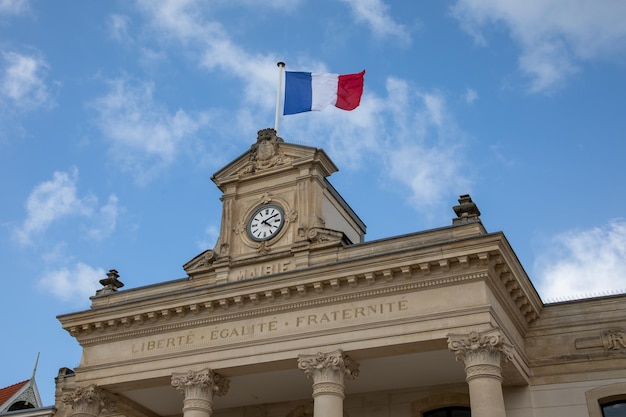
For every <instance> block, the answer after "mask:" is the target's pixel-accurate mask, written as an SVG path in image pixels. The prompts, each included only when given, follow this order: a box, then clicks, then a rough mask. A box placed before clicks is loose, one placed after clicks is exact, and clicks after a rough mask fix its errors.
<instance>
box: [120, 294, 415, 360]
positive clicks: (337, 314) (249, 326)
mask: <svg viewBox="0 0 626 417" xmlns="http://www.w3.org/2000/svg"><path fill="white" fill-rule="evenodd" d="M408 309H409V301H408V300H406V299H404V298H400V299H395V300H389V299H387V300H385V301H384V302H378V303H371V304H366V305H362V306H359V305H351V306H350V307H345V308H337V309H332V310H328V311H325V312H317V311H311V312H308V313H306V312H303V313H302V314H298V315H293V314H283V315H279V316H275V317H272V318H271V319H268V320H261V321H256V322H251V321H245V322H243V321H241V322H238V323H237V322H235V323H232V324H230V325H224V326H219V325H216V326H210V327H206V328H198V329H194V330H189V331H186V332H177V333H176V334H170V335H167V336H161V337H154V338H149V339H144V340H143V341H140V342H135V343H133V344H132V347H131V353H132V354H145V353H157V352H160V351H164V350H179V349H191V348H195V347H199V346H203V345H212V344H216V345H217V344H225V343H234V342H237V341H239V340H242V339H250V338H262V337H267V336H274V335H279V334H281V333H284V334H286V333H288V334H294V333H300V332H305V331H306V330H310V329H313V328H320V327H322V328H324V327H326V326H328V325H333V324H341V322H350V323H358V322H359V321H360V320H372V319H375V318H376V317H379V318H382V317H384V316H386V315H396V314H401V313H402V312H404V311H407V310H408Z"/></svg>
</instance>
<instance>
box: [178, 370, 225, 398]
mask: <svg viewBox="0 0 626 417" xmlns="http://www.w3.org/2000/svg"><path fill="white" fill-rule="evenodd" d="M229 385H230V381H229V380H228V379H226V378H224V377H223V376H221V375H220V374H218V373H216V372H213V370H211V369H209V368H205V369H202V370H200V371H193V370H189V371H187V372H178V373H176V372H175V373H173V374H172V386H173V387H174V388H176V389H178V390H181V391H183V392H184V393H185V397H186V398H187V397H197V396H198V395H200V396H203V393H204V392H205V391H207V390H208V391H210V392H211V393H214V394H216V395H224V394H226V393H227V392H228V388H229Z"/></svg>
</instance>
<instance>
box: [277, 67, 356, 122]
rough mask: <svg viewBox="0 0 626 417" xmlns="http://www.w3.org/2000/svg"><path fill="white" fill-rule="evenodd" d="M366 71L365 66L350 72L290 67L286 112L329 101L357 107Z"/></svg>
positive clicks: (317, 106) (310, 108)
mask: <svg viewBox="0 0 626 417" xmlns="http://www.w3.org/2000/svg"><path fill="white" fill-rule="evenodd" d="M364 75H365V70H363V71H361V72H359V73H358V74H346V75H338V74H316V73H310V72H294V71H286V72H285V102H284V109H283V114H285V115H286V114H296V113H302V112H305V111H318V110H322V109H323V108H324V107H326V106H329V105H333V106H335V107H337V108H340V109H342V110H354V109H356V108H357V107H358V106H359V104H360V103H361V95H362V94H363V76H364Z"/></svg>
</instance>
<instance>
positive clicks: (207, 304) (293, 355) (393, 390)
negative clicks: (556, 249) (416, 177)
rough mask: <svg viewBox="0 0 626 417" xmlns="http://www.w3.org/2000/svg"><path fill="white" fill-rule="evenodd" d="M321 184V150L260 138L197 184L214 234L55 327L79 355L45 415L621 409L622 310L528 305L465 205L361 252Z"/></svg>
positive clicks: (623, 306) (526, 293)
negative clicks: (151, 276) (211, 200)
mask: <svg viewBox="0 0 626 417" xmlns="http://www.w3.org/2000/svg"><path fill="white" fill-rule="evenodd" d="M336 170H337V168H336V167H335V165H334V164H333V162H332V161H331V160H330V158H329V157H328V156H327V155H326V153H325V152H324V151H322V150H320V149H316V148H311V147H306V146H300V145H294V144H289V143H286V142H284V141H283V140H282V139H281V138H279V137H277V136H276V133H275V132H274V130H272V129H265V130H262V131H260V132H259V136H258V138H257V141H256V143H254V144H253V145H252V147H251V148H250V149H249V150H248V151H247V152H245V153H244V154H243V155H241V156H240V157H238V158H237V159H235V160H234V161H233V162H231V163H230V164H228V165H227V166H226V167H224V168H223V169H221V170H220V171H218V172H217V173H216V174H215V175H214V176H213V178H212V180H213V181H214V182H215V184H216V185H217V186H218V187H219V189H220V190H221V191H222V193H223V195H222V198H221V199H222V202H223V211H222V221H221V230H220V236H219V239H218V241H217V243H216V246H215V247H214V248H213V249H211V250H207V251H205V252H203V253H201V254H199V255H197V256H195V257H194V258H192V259H191V260H190V261H189V262H187V263H186V264H185V265H184V269H185V272H186V274H187V277H186V278H184V279H179V280H173V281H168V282H162V283H158V284H155V285H150V286H146V287H141V288H135V289H126V290H120V288H121V286H122V285H123V284H122V282H121V281H120V279H119V278H120V277H119V275H118V273H117V271H114V270H112V271H110V272H109V274H108V276H107V277H106V278H103V280H102V281H101V283H102V285H103V288H102V289H101V290H99V291H98V293H97V294H96V295H95V296H94V297H92V305H91V308H90V309H89V310H86V311H82V312H77V313H72V314H67V315H62V316H59V320H60V321H61V323H62V326H63V328H64V329H66V330H67V331H68V332H69V334H70V335H71V336H72V337H74V338H75V339H76V340H77V342H78V343H80V345H81V346H82V348H83V354H82V358H81V361H80V365H79V367H77V368H76V369H74V370H73V371H69V370H68V372H66V373H63V372H62V373H60V374H59V377H58V378H57V386H56V409H57V413H56V414H57V416H58V417H66V416H73V417H97V416H127V417H131V416H132V417H167V416H184V417H210V416H216V417H308V416H313V417H344V416H346V417H357V416H363V417H422V416H450V417H455V416H467V415H470V412H471V415H472V416H473V417H504V416H508V417H527V416H534V417H547V416H550V417H558V416H567V417H583V416H585V417H587V416H590V417H599V416H602V407H605V410H606V413H611V412H614V411H611V410H619V408H620V407H622V406H624V403H625V402H626V333H625V329H626V303H625V301H626V296H625V295H615V296H609V297H602V298H594V299H585V300H580V301H573V302H566V303H558V304H547V305H546V304H543V303H542V301H541V300H540V298H539V296H538V294H537V292H536V291H535V289H534V287H533V285H532V283H531V281H530V279H529V278H528V276H527V275H526V273H525V271H524V268H523V267H522V265H520V263H519V261H518V259H517V257H516V256H515V253H514V252H513V249H512V248H511V246H510V245H509V243H508V241H507V239H506V237H505V236H504V234H503V233H501V232H496V233H489V232H487V231H486V230H485V228H484V227H483V225H482V223H481V220H480V212H479V210H478V208H477V207H476V205H475V204H474V203H473V202H472V200H471V198H470V197H469V196H461V198H460V199H459V204H458V205H457V206H455V207H454V211H455V213H456V218H455V219H453V221H452V224H451V225H450V226H446V227H441V228H438V229H433V230H426V231H422V232H418V233H413V234H408V235H403V236H394V237H390V238H387V239H381V240H376V241H372V242H365V240H364V236H365V225H364V224H363V222H362V221H361V220H360V219H359V217H358V216H357V214H356V213H354V211H353V210H352V209H351V208H350V206H349V205H348V204H347V203H346V202H345V201H344V200H343V198H342V197H341V196H340V195H339V193H338V192H337V191H336V190H335V189H334V188H333V187H332V185H331V184H330V183H329V182H328V180H327V177H328V176H330V175H331V174H332V173H333V172H335V171H336ZM622 412H623V411H622ZM609 415H610V414H609ZM616 415H618V414H616Z"/></svg>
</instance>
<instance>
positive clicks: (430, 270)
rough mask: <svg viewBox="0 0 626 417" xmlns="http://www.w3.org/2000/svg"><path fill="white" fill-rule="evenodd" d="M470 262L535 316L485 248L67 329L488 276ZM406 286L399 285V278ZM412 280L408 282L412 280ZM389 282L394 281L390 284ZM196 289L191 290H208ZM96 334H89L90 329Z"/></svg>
mask: <svg viewBox="0 0 626 417" xmlns="http://www.w3.org/2000/svg"><path fill="white" fill-rule="evenodd" d="M470 265H478V266H483V267H487V268H489V269H490V270H491V271H494V272H495V274H496V278H497V279H499V280H500V282H501V284H502V285H503V289H504V290H505V291H507V292H508V294H509V296H510V297H511V300H512V301H513V302H514V304H515V305H516V306H517V308H518V309H519V311H520V314H521V315H522V317H524V319H525V321H526V322H527V323H532V322H533V321H534V320H536V319H537V318H538V317H539V310H538V309H539V308H540V306H534V303H533V302H531V301H530V299H529V298H528V297H527V295H526V294H525V292H524V290H523V289H522V288H521V287H520V285H519V283H518V282H517V280H516V278H515V276H514V274H513V273H512V272H511V271H510V269H509V267H508V266H507V265H506V263H505V261H504V260H503V259H502V257H501V256H499V255H498V254H496V255H490V254H489V253H488V252H481V253H476V254H468V255H463V256H453V257H448V258H442V259H439V260H433V261H427V262H426V261H425V262H417V263H410V264H405V265H402V264H399V265H397V266H394V267H393V268H381V269H374V270H370V271H369V272H360V273H355V274H352V275H346V276H341V277H337V278H332V279H322V280H313V281H310V282H306V283H302V282H301V283H300V284H298V285H292V286H284V285H277V286H276V287H275V288H271V289H266V290H264V291H261V292H259V291H251V292H249V293H243V294H237V295H233V296H226V297H216V298H213V299H209V300H206V301H202V302H194V303H187V304H182V305H179V306H175V307H167V308H161V309H158V310H152V311H147V312H139V313H135V314H132V315H127V316H122V317H115V318H110V319H108V320H105V321H95V322H88V323H83V324H81V325H71V326H68V327H66V330H67V331H68V332H69V333H70V334H71V335H72V336H73V337H82V338H83V340H81V344H83V346H88V345H90V344H94V343H100V342H103V341H108V340H117V339H121V338H127V337H133V336H136V335H146V334H151V333H156V332H161V331H164V330H171V329H176V328H179V327H184V326H189V325H196V324H197V325H203V324H208V323H211V322H214V321H221V320H225V319H231V318H240V317H241V318H242V317H249V316H252V315H263V314H271V313H272V312H274V311H280V310H281V307H275V306H273V307H266V308H259V306H258V304H260V303H262V302H268V303H270V304H271V303H274V302H275V301H276V300H279V299H281V298H283V297H284V295H285V294H300V295H307V294H310V293H313V294H319V293H323V292H326V291H333V292H336V291H337V290H339V289H352V290H353V289H354V288H358V287H371V286H372V285H374V284H383V285H386V287H385V288H380V289H376V290H366V291H364V292H360V293H356V294H349V295H345V296H342V297H341V298H339V299H348V298H350V299H354V298H358V297H362V296H370V295H374V296H375V295H378V294H389V293H393V292H403V291H414V290H419V289H422V288H430V287H437V286H445V285H450V284H455V283H459V282H464V281H470V280H479V279H488V278H489V273H488V272H486V271H481V272H476V273H466V274H462V273H461V272H462V271H463V269H468V268H470ZM454 269H457V270H458V272H459V274H458V275H450V276H443V277H442V276H440V275H442V274H449V273H450V271H451V270H454ZM407 281H408V282H409V284H403V282H407ZM411 281H413V282H411ZM390 282H394V283H395V284H396V285H394V286H389V283H390ZM211 287H213V286H207V287H197V288H196V289H198V290H199V289H202V288H211ZM335 300H338V298H335V297H329V298H328V299H326V300H322V301H320V300H314V301H312V302H311V303H309V304H298V306H306V305H318V304H321V303H331V302H333V301H335ZM245 306H254V308H255V309H256V310H255V311H254V312H238V313H226V314H224V315H220V316H219V317H216V316H215V315H214V314H213V313H214V312H215V311H221V312H227V311H228V309H230V308H232V307H237V308H241V307H245ZM284 308H288V309H291V308H294V305H293V304H290V305H289V306H284V307H283V309H284ZM201 313H205V314H206V313H211V315H212V317H207V318H203V319H199V320H193V321H191V322H189V321H188V322H186V323H185V324H180V325H177V324H174V325H171V324H170V325H168V324H164V325H162V326H159V327H153V328H151V330H146V329H141V328H140V326H142V325H144V324H145V323H153V322H165V321H167V320H169V319H171V318H172V317H184V316H187V315H189V314H193V315H199V314H201ZM119 327H122V328H124V327H126V328H129V329H130V328H131V327H132V328H133V329H134V330H132V331H130V330H129V331H128V332H125V331H123V330H121V331H120V329H119ZM107 329H117V332H116V334H114V335H102V332H103V331H106V330H107ZM92 332H93V333H100V334H98V335H93V336H90V335H91V333H92Z"/></svg>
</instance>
